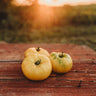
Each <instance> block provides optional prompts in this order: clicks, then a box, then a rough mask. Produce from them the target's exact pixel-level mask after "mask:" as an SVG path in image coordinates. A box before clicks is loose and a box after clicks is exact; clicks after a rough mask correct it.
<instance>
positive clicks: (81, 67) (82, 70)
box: [0, 63, 96, 88]
mask: <svg viewBox="0 0 96 96" xmlns="http://www.w3.org/2000/svg"><path fill="white" fill-rule="evenodd" d="M90 65H91V66H90ZM0 69H1V70H0V86H4V85H5V86H11V87H12V86H15V87H22V86H23V87H26V86H28V85H29V86H30V87H35V88H36V87H37V86H38V87H52V86H53V87H68V86H69V87H77V86H79V83H80V81H82V87H86V85H87V86H89V87H96V64H82V63H80V64H78V63H76V64H74V66H73V68H72V70H71V71H70V72H68V73H66V74H56V73H52V74H51V76H50V77H49V78H48V79H47V80H44V81H43V82H38V83H37V82H35V83H36V85H35V83H34V82H33V81H30V80H27V79H26V78H25V77H24V75H23V73H22V71H21V64H20V63H0ZM59 82H60V83H59ZM83 82H84V83H83ZM90 82H91V83H90ZM30 83H31V84H30ZM57 83H58V84H57ZM20 84H21V85H20ZM42 85H43V86H42Z"/></svg>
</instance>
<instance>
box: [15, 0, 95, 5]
mask: <svg viewBox="0 0 96 96" xmlns="http://www.w3.org/2000/svg"><path fill="white" fill-rule="evenodd" d="M15 1H17V3H18V5H31V3H29V1H28V0H15ZM39 3H40V4H44V5H49V6H61V5H64V4H71V5H77V4H91V3H92V4H94V3H96V0H39Z"/></svg>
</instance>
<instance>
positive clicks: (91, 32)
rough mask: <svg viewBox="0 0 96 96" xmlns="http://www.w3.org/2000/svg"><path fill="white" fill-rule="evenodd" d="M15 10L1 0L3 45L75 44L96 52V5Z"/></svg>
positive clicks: (6, 0)
mask: <svg viewBox="0 0 96 96" xmlns="http://www.w3.org/2000/svg"><path fill="white" fill-rule="evenodd" d="M37 1H38V0H35V1H33V2H32V5H30V6H29V5H25V6H16V5H14V4H13V3H12V0H0V42H1V43H32V44H33V43H48V44H49V43H62V44H64V43H73V44H79V45H87V46H89V47H91V48H93V49H94V50H96V5H95V4H90V5H84V4H83V5H75V6H72V5H64V6H59V7H56V6H53V7H52V6H46V5H40V4H38V3H37Z"/></svg>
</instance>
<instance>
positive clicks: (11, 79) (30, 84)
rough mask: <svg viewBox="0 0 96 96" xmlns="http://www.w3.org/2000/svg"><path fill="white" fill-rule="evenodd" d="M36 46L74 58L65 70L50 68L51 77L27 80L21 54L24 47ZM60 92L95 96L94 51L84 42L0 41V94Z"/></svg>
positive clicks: (69, 95) (51, 95)
mask: <svg viewBox="0 0 96 96" xmlns="http://www.w3.org/2000/svg"><path fill="white" fill-rule="evenodd" d="M38 46H39V47H42V48H45V49H47V50H48V51H49V52H50V53H51V52H52V51H64V52H66V53H69V54H70V55H71V56H72V58H73V61H74V64H73V68H72V70H71V71H70V72H68V73H66V74H56V73H54V72H52V74H51V75H50V77H49V78H48V79H46V80H43V81H31V80H28V79H27V78H26V77H25V76H24V75H23V73H22V70H21V61H22V60H23V58H24V57H23V54H24V51H25V50H26V49H27V48H29V47H38ZM16 60H17V62H16ZM2 61H3V62H2ZM59 95H60V96H64V95H65V96H96V52H94V51H93V50H92V49H90V48H89V47H86V46H78V45H70V44H51V45H50V44H49V45H48V44H41V45H39V44H32V45H31V44H28V45H25V44H4V45H3V44H2V45H0V96H59Z"/></svg>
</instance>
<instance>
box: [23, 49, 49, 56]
mask: <svg viewBox="0 0 96 96" xmlns="http://www.w3.org/2000/svg"><path fill="white" fill-rule="evenodd" d="M37 49H38V48H29V49H27V50H26V51H25V53H24V57H27V56H30V55H33V54H41V55H45V56H48V57H49V53H48V51H47V50H45V49H43V48H39V51H37Z"/></svg>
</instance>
